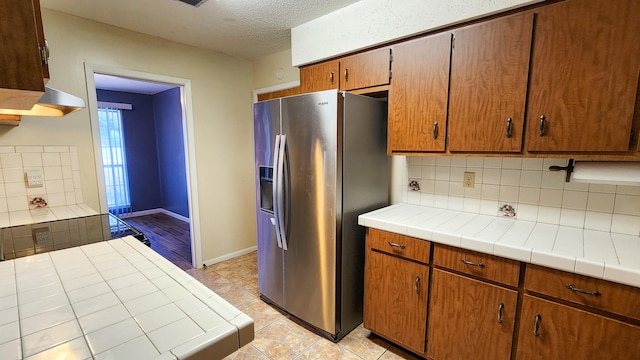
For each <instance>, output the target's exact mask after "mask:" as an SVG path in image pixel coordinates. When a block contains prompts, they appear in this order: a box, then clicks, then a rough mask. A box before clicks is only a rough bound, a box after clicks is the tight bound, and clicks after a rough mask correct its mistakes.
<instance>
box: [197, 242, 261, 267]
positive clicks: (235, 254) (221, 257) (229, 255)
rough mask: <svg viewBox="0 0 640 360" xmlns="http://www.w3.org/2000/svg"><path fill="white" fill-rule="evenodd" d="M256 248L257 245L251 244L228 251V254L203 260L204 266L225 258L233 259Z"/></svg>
mask: <svg viewBox="0 0 640 360" xmlns="http://www.w3.org/2000/svg"><path fill="white" fill-rule="evenodd" d="M257 249H258V247H257V246H251V247H248V248H246V249H242V250H238V251H234V252H232V253H229V254H226V255H223V256H219V257H217V258H215V259H210V260H206V261H204V262H203V264H204V265H205V266H211V265H213V264H217V263H219V262H223V261H225V260H229V259H233V258H236V257H238V256H242V255H245V254H248V253H250V252H253V251H256V250H257Z"/></svg>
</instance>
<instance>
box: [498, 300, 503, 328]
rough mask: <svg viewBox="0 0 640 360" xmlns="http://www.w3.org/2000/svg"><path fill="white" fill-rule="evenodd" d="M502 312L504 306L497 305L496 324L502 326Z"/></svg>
mask: <svg viewBox="0 0 640 360" xmlns="http://www.w3.org/2000/svg"><path fill="white" fill-rule="evenodd" d="M502 310H504V304H503V303H500V304H498V324H502Z"/></svg>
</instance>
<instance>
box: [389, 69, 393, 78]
mask: <svg viewBox="0 0 640 360" xmlns="http://www.w3.org/2000/svg"><path fill="white" fill-rule="evenodd" d="M392 77H393V71H392V70H389V80H391V78H392Z"/></svg>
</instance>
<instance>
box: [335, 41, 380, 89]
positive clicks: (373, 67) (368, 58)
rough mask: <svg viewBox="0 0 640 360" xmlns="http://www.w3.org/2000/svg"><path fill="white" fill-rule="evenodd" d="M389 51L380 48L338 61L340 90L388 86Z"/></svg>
mask: <svg viewBox="0 0 640 360" xmlns="http://www.w3.org/2000/svg"><path fill="white" fill-rule="evenodd" d="M390 71H391V50H390V48H382V49H377V50H372V51H367V52H364V53H361V54H356V55H351V56H347V57H344V58H342V59H340V89H341V90H353V89H362V88H366V87H372V86H378V85H386V84H389V74H390Z"/></svg>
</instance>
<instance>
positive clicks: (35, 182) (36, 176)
mask: <svg viewBox="0 0 640 360" xmlns="http://www.w3.org/2000/svg"><path fill="white" fill-rule="evenodd" d="M25 177H26V178H27V187H30V188H35V187H42V186H43V185H44V175H42V170H27V173H26V174H25Z"/></svg>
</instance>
